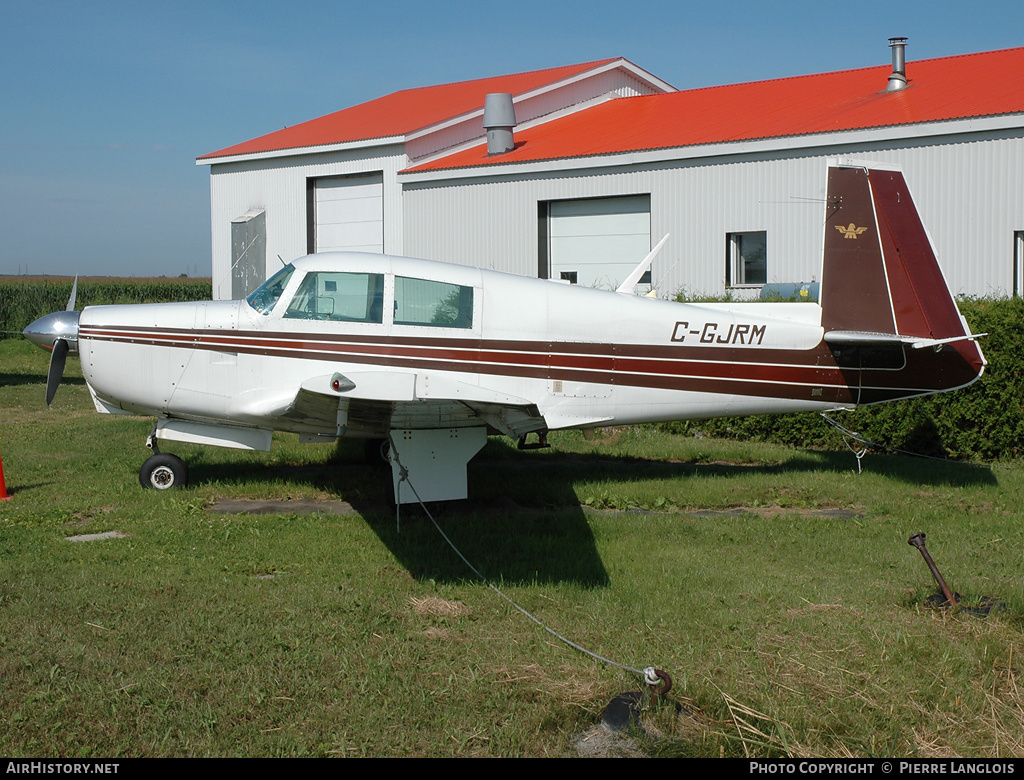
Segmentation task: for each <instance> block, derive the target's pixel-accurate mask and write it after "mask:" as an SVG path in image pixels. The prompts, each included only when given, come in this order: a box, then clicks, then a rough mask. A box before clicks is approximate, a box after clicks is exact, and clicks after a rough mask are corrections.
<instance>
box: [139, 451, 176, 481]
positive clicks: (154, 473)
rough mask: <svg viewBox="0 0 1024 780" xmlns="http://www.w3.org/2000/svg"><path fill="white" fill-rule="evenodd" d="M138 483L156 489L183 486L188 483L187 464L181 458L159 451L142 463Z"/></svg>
mask: <svg viewBox="0 0 1024 780" xmlns="http://www.w3.org/2000/svg"><path fill="white" fill-rule="evenodd" d="M139 483H140V484H141V485H142V487H144V488H155V489H156V490H169V489H171V488H180V487H185V485H187V484H188V466H186V465H185V462H184V461H183V460H182V459H181V458H178V457H175V456H174V455H168V454H167V453H165V452H161V453H160V454H158V455H153V456H151V457H150V458H148V459H147V460H146V462H145V463H143V464H142V468H141V469H139Z"/></svg>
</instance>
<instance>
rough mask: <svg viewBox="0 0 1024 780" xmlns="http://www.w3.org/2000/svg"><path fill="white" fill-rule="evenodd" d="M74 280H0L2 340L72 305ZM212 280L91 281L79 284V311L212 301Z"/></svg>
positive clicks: (92, 279)
mask: <svg viewBox="0 0 1024 780" xmlns="http://www.w3.org/2000/svg"><path fill="white" fill-rule="evenodd" d="M73 281H74V280H73V279H72V278H70V277H66V278H62V277H43V276H8V277H0V331H4V332H3V333H0V338H14V337H16V335H17V334H19V333H21V331H22V330H24V328H25V326H26V325H28V324H29V323H30V322H32V321H33V320H35V319H37V318H38V317H41V316H43V315H44V314H49V313H50V312H52V311H59V310H61V309H64V308H66V307H67V305H68V297H69V296H70V295H71V285H72V282H73ZM210 291H211V284H210V280H209V279H208V278H207V279H203V278H200V279H188V278H183V277H182V278H165V277H160V278H154V279H146V278H137V279H136V278H132V279H123V278H115V277H99V276H95V277H88V278H83V279H79V280H78V297H77V299H76V302H75V308H76V309H82V308H83V307H84V306H95V305H98V304H107V303H159V302H163V301H204V300H209V298H210Z"/></svg>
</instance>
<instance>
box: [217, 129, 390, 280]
mask: <svg viewBox="0 0 1024 780" xmlns="http://www.w3.org/2000/svg"><path fill="white" fill-rule="evenodd" d="M406 164H407V160H406V157H405V150H404V148H403V146H402V145H401V144H391V145H388V146H380V147H374V148H371V149H353V150H347V151H335V152H325V153H322V154H307V155H297V156H292V157H280V158H276V159H268V160H263V161H259V162H230V163H219V164H213V165H212V166H211V169H210V212H211V213H210V218H211V232H212V244H213V295H214V298H218V299H219V298H230V297H231V269H230V267H229V266H230V262H231V261H230V257H231V250H230V241H231V220H232V219H235V218H236V217H238V216H239V215H240V214H244V213H246V212H247V211H249V210H251V209H263V210H264V211H265V212H266V220H267V226H266V227H267V244H266V252H267V271H268V273H267V276H268V277H269V276H270V275H272V274H273V273H274V272H275V271H276V270H277V269H278V268H280V261H279V260H278V257H279V256H280V257H281V258H282V259H283V260H284V261H285V262H290V261H291V260H294V259H295V258H296V257H301V256H302V255H304V254H306V240H307V235H306V224H307V223H306V217H307V205H306V187H307V180H308V179H311V178H318V177H322V176H340V175H346V174H355V173H374V172H381V173H382V174H383V182H384V197H383V200H384V202H383V206H384V251H385V252H388V253H391V254H402V253H403V252H404V248H403V239H402V236H403V230H402V218H401V213H402V192H401V188H400V187H399V186H398V185H397V184H396V183H395V178H396V174H397V172H398V170H399V169H400V168H402V167H404V166H405V165H406Z"/></svg>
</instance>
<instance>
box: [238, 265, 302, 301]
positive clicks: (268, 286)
mask: <svg viewBox="0 0 1024 780" xmlns="http://www.w3.org/2000/svg"><path fill="white" fill-rule="evenodd" d="M293 273H295V266H293V265H292V264H291V263H289V264H288V265H286V266H285V267H284V268H282V269H281V270H280V271H278V272H277V273H276V274H274V275H273V276H271V277H270V278H269V279H267V281H265V282H264V283H263V284H261V285H260V286H259V287H257V288H256V289H255V290H253V291H252V293H251V294H250V295H249V297H248V298H246V299H245V300H246V301H248V302H249V305H250V306H252V307H253V308H254V309H255V310H256V311H258V312H259V313H260V314H270V310H271V309H273V308H274V305H275V304H276V303H277V302H278V300H280V298H281V293H283V292H284V288H285V287H287V286H288V280H289V279H291V278H292V274H293Z"/></svg>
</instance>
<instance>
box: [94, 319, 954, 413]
mask: <svg viewBox="0 0 1024 780" xmlns="http://www.w3.org/2000/svg"><path fill="white" fill-rule="evenodd" d="M79 337H80V338H81V339H83V340H90V339H91V340H96V341H114V342H123V343H136V344H150V345H154V346H163V347H174V348H183V349H201V350H207V351H215V352H240V353H244V354H252V355H266V356H272V357H280V358H292V359H307V360H320V361H332V362H348V363H356V364H364V365H380V366H386V367H403V368H420V369H429V370H446V371H462V372H467V373H481V374H489V375H502V376H519V377H527V378H536V379H562V380H569V381H580V382H592V383H595V384H606V385H607V384H610V385H619V386H628V387H651V388H664V389H672V390H689V391H694V392H708V393H725V394H732V395H743V396H759V397H766V398H789V399H804V400H806V399H811V398H813V399H814V400H821V401H824V402H830V403H852V402H856V401H857V397H858V396H857V391H856V390H855V389H854V390H851V387H854V388H855V387H856V386H857V385H858V384H861V385H862V386H863V387H864V388H865V390H863V391H861V395H860V397H861V400H862V402H864V401H867V398H866V397H865V396H864V393H866V392H868V391H869V390H871V391H872V393H873V394H875V393H876V392H877V393H881V394H882V395H885V396H886V397H888V396H890V395H891V396H892V397H900V396H901V395H916V394H920V393H922V392H930V391H931V390H934V389H939V388H940V387H955V386H958V385H959V384H965V383H966V382H968V381H970V378H973V374H971V375H970V376H969V377H968V376H967V372H964V371H963V370H949V369H950V368H951V367H949V366H947V367H946V369H947V370H946V371H937V370H936V369H935V368H934V367H933V366H934V363H935V361H934V360H932V361H920V360H910V358H911V357H914V358H916V357H919V355H909V354H908V366H909V365H910V364H911V363H913V364H916V366H915V368H916V373H911V372H907V371H906V370H903V371H891V370H889V371H884V370H876V371H871V370H865V371H863V375H862V376H859V375H858V374H859V372H858V371H857V370H855V369H841V368H840V367H838V366H837V365H836V363H835V359H834V358H833V356H832V353H831V351H830V350H829V348H828V347H827V346H826V345H824V344H819V345H818V346H817V347H815V348H814V349H810V350H784V349H773V348H764V349H761V348H757V349H749V348H748V349H738V348H734V347H733V348H729V347H725V348H722V347H706V348H701V347H683V346H663V345H644V344H589V343H566V342H547V341H513V340H481V339H478V338H469V339H465V338H463V339H459V338H445V339H431V338H425V337H402V336H398V337H375V336H360V335H352V336H337V335H324V334H308V333H298V332H289V333H275V334H273V335H264V334H261V333H259V332H258V331H250V332H246V331H236V330H187V329H172V328H157V327H152V328H138V327H130V326H83V327H82V328H81V332H80V334H79ZM907 351H908V353H914V352H918V351H917V350H907ZM910 377H913V378H914V381H913V384H912V385H910V386H908V385H907V384H906V380H907V379H908V378H910ZM901 379H902V380H903V381H899V380H901ZM935 382H940V384H939V385H936V384H934V383H935ZM950 382H952V383H950ZM812 393H813V394H812ZM879 400H881V399H879Z"/></svg>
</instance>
